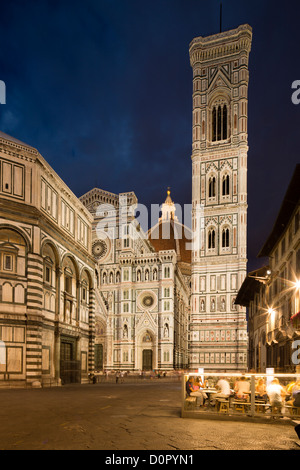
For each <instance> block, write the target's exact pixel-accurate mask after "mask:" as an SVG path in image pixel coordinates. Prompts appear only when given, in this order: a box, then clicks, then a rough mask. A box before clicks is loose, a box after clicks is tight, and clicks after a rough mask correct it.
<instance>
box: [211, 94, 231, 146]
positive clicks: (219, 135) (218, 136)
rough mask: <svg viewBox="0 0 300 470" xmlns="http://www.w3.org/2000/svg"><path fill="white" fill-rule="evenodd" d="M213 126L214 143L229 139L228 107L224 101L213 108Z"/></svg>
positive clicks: (212, 136) (212, 137)
mask: <svg viewBox="0 0 300 470" xmlns="http://www.w3.org/2000/svg"><path fill="white" fill-rule="evenodd" d="M211 124H212V132H211V139H212V141H213V142H216V141H220V140H226V139H227V138H228V107H227V105H226V103H225V102H224V101H223V100H221V101H220V102H218V104H217V103H216V104H215V105H214V106H213V108H212V116H211Z"/></svg>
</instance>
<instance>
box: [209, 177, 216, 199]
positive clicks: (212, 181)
mask: <svg viewBox="0 0 300 470" xmlns="http://www.w3.org/2000/svg"><path fill="white" fill-rule="evenodd" d="M208 197H216V178H215V176H211V177H210V178H209V181H208Z"/></svg>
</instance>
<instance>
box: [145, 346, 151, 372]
mask: <svg viewBox="0 0 300 470" xmlns="http://www.w3.org/2000/svg"><path fill="white" fill-rule="evenodd" d="M152 356H153V354H152V349H144V350H143V370H152Z"/></svg>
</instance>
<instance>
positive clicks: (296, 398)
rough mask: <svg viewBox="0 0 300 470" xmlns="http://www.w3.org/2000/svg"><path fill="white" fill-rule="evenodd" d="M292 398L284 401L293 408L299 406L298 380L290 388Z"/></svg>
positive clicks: (299, 389)
mask: <svg viewBox="0 0 300 470" xmlns="http://www.w3.org/2000/svg"><path fill="white" fill-rule="evenodd" d="M291 391H292V398H291V399H290V400H289V401H287V402H286V404H287V405H290V406H293V407H295V408H300V380H297V382H296V383H295V384H294V387H293V388H292V390H291Z"/></svg>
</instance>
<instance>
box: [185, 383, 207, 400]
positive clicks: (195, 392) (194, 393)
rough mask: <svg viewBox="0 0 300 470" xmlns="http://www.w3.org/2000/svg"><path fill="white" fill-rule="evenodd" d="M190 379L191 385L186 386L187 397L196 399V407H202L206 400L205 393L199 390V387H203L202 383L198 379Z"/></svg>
mask: <svg viewBox="0 0 300 470" xmlns="http://www.w3.org/2000/svg"><path fill="white" fill-rule="evenodd" d="M191 379H192V382H191V384H189V385H188V387H189V396H190V397H196V399H197V400H196V402H197V405H198V406H203V405H204V402H205V400H206V398H207V395H206V393H205V392H203V391H202V390H201V387H203V383H202V382H201V380H200V379H196V380H195V379H194V378H193V377H191ZM187 383H188V382H187Z"/></svg>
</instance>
